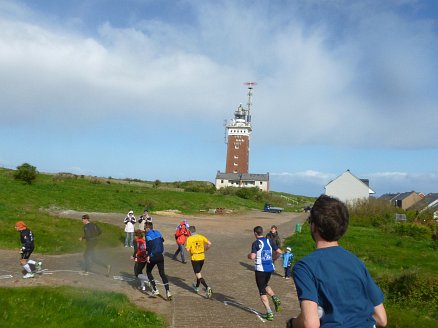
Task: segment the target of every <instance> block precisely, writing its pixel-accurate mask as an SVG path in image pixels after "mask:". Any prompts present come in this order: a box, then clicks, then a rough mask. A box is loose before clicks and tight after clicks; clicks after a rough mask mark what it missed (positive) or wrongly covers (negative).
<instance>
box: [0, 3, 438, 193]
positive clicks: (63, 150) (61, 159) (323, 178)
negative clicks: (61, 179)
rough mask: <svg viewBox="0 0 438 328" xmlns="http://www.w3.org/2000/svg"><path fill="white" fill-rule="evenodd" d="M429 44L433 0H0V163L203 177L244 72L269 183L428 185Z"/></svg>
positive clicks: (319, 187)
mask: <svg viewBox="0 0 438 328" xmlns="http://www.w3.org/2000/svg"><path fill="white" fill-rule="evenodd" d="M437 58H438V3H437V2H435V1H426V0H424V1H421V0H387V1H380V0H364V1H348V0H332V1H324V0H320V1H316V0H308V1H299V0H295V1H293V0H289V1H287V0H278V1H265V0H250V1H249V0H248V1H246V0H242V1H233V0H229V1H227V0H223V1H217V0H204V1H197V0H180V1H178V0H168V1H156V0H124V1H118V0H64V1H58V0H39V1H33V0H21V1H19V0H17V1H14V0H0V167H5V168H16V166H18V165H21V164H22V163H24V162H27V163H30V164H32V165H34V166H36V167H37V169H38V171H40V172H50V173H57V172H70V173H75V174H84V175H92V176H100V177H113V178H133V179H134V178H137V179H144V180H156V179H159V180H161V181H169V182H170V181H186V180H205V181H211V182H214V179H215V176H216V173H217V171H221V172H224V171H225V160H226V144H225V142H224V140H225V139H224V136H225V129H224V120H230V119H231V118H233V114H234V111H235V110H236V109H237V107H238V106H239V104H241V103H242V104H244V105H245V104H246V102H247V90H246V86H245V85H244V83H245V82H248V81H253V82H257V85H256V86H255V87H254V90H253V103H252V108H251V114H252V128H253V131H252V134H251V139H250V163H249V171H250V173H266V172H269V174H270V188H271V190H273V191H283V192H289V193H293V194H297V195H306V196H318V195H319V194H322V193H324V187H325V185H326V184H327V183H329V182H330V181H331V180H333V179H334V178H336V177H337V176H339V175H341V174H342V173H343V172H345V171H346V170H350V171H351V172H352V173H353V174H354V175H355V176H357V177H358V178H363V179H369V181H370V187H371V189H372V190H374V191H375V193H376V196H379V195H382V194H385V193H395V192H405V191H412V190H415V191H417V192H422V193H425V194H427V193H430V192H438V164H437V163H438V144H437V140H438V126H437V125H438V60H437Z"/></svg>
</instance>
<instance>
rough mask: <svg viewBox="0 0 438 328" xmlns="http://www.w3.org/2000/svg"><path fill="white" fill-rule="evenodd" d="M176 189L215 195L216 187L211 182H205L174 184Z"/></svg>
mask: <svg viewBox="0 0 438 328" xmlns="http://www.w3.org/2000/svg"><path fill="white" fill-rule="evenodd" d="M174 185H175V187H176V188H183V189H184V191H187V192H205V193H208V194H214V193H215V191H216V187H215V186H214V184H213V183H211V182H205V181H186V182H180V183H178V184H174Z"/></svg>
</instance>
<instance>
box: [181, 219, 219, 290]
mask: <svg viewBox="0 0 438 328" xmlns="http://www.w3.org/2000/svg"><path fill="white" fill-rule="evenodd" d="M189 230H190V236H189V237H188V238H187V244H186V249H187V252H189V253H190V254H191V260H192V267H193V271H194V272H195V276H196V283H193V285H192V286H193V289H194V290H195V292H196V293H199V285H200V284H202V285H203V286H204V287H205V292H206V296H207V298H211V296H212V294H213V291H212V289H211V288H210V287H209V286H208V285H207V283H206V282H205V280H204V278H203V277H202V274H201V270H202V267H203V265H204V261H205V252H206V251H207V250H209V249H210V247H211V242H210V241H209V240H208V239H207V238H206V237H204V236H203V235H201V234H198V233H196V227H195V226H190V227H189Z"/></svg>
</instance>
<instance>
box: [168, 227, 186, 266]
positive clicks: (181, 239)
mask: <svg viewBox="0 0 438 328" xmlns="http://www.w3.org/2000/svg"><path fill="white" fill-rule="evenodd" d="M189 227H190V226H189V224H188V223H187V220H184V221H181V222H180V223H179V225H178V226H177V227H176V231H175V240H176V245H177V246H178V248H177V249H176V251H175V253H174V254H173V257H172V259H173V260H176V258H177V256H178V254H179V253H181V262H182V263H184V264H185V263H187V262H186V259H185V256H184V245H185V243H186V239H187V237H188V236H190V231H189V229H188V228H189Z"/></svg>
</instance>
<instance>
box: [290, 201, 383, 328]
mask: <svg viewBox="0 0 438 328" xmlns="http://www.w3.org/2000/svg"><path fill="white" fill-rule="evenodd" d="M308 222H309V224H310V233H311V236H312V238H313V240H314V241H315V244H316V250H315V251H313V252H312V253H310V254H309V255H307V256H305V257H304V258H302V259H301V260H300V261H298V262H297V263H296V264H295V266H294V269H293V277H294V281H295V285H296V289H297V294H298V300H299V301H300V307H301V313H300V314H299V315H298V316H297V317H296V318H291V319H290V320H289V321H288V322H287V326H288V327H294V328H299V327H310V326H312V327H334V326H336V327H341V326H342V327H366V328H371V327H375V326H378V327H385V326H386V324H387V317H386V311H385V307H384V306H383V299H384V296H383V293H382V291H381V289H380V288H379V287H378V286H377V285H376V283H375V282H374V280H373V279H372V278H371V276H370V274H369V272H368V270H367V268H366V267H365V265H364V264H363V263H362V261H360V260H359V259H358V258H357V257H356V256H355V255H354V254H352V253H350V252H348V251H347V250H345V249H344V248H342V247H341V246H339V244H338V240H339V239H340V238H341V237H342V236H343V235H344V234H345V232H346V231H347V228H348V222H349V214H348V209H347V207H346V206H345V204H344V203H342V202H341V201H339V200H338V199H335V198H332V197H329V196H326V195H321V196H320V197H319V198H318V199H317V200H316V201H315V204H314V205H313V207H312V209H311V211H310V217H309V219H308Z"/></svg>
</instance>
